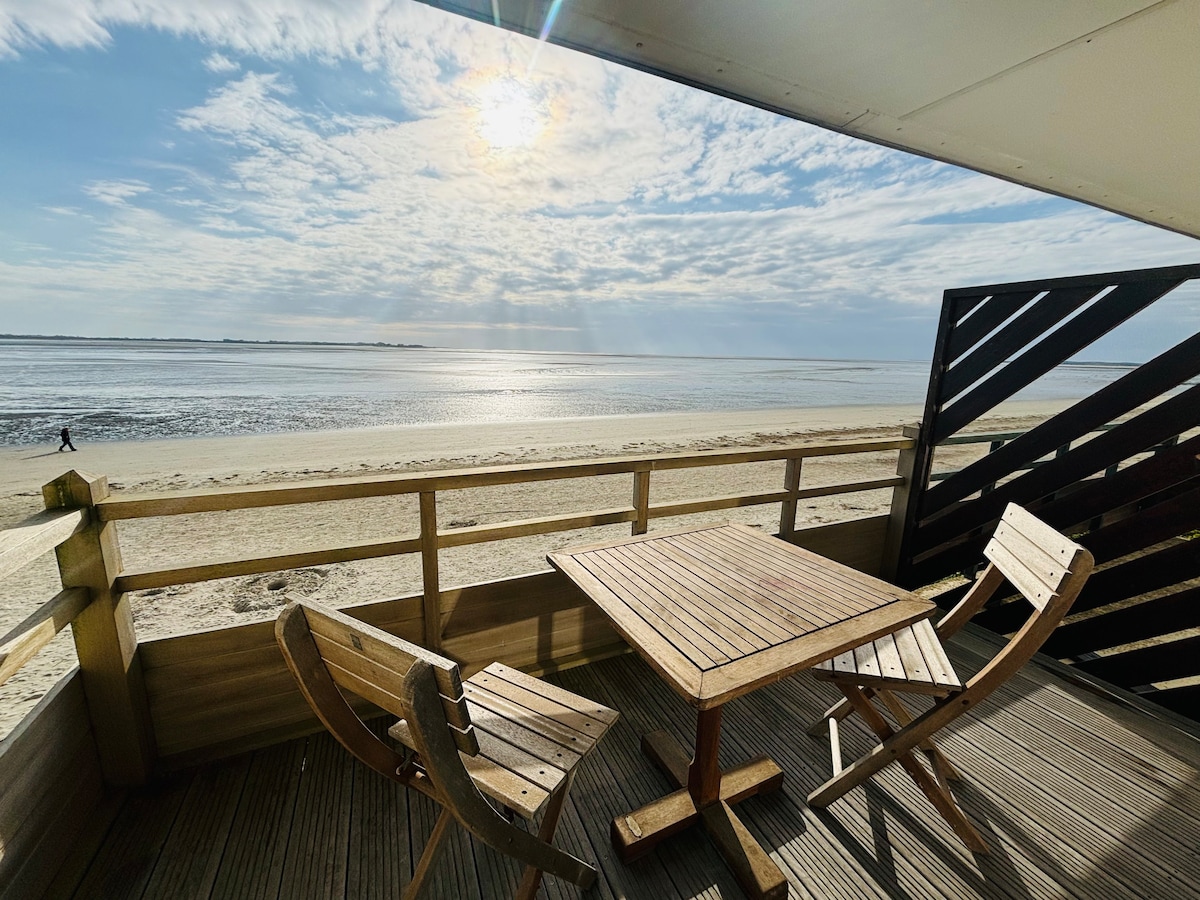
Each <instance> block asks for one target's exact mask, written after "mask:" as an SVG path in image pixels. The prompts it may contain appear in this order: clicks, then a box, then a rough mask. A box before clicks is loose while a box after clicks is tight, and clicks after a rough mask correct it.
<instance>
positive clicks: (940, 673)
mask: <svg viewBox="0 0 1200 900" xmlns="http://www.w3.org/2000/svg"><path fill="white" fill-rule="evenodd" d="M912 631H913V637H914V638H915V639H916V641H917V645H918V646H919V647H920V648H921V656H923V657H924V658H925V665H926V666H928V667H929V674H930V676H931V677H932V679H933V683H934V684H938V685H943V686H945V687H947V688H960V687H962V686H963V685H962V681H961V680H960V679H959V677H958V675H957V674H955V672H954V666H953V665H951V663H950V657H948V656H947V655H946V650H945V648H944V647H943V646H942V642H941V641H939V640H938V636H937V632H935V631H934V630H933V626H932V625H931V624H929V620H928V619H923V620H921V621H920V622H916V623H914V624H913V626H912Z"/></svg>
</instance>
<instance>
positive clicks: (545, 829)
mask: <svg viewBox="0 0 1200 900" xmlns="http://www.w3.org/2000/svg"><path fill="white" fill-rule="evenodd" d="M574 778H575V773H573V772H572V773H571V774H570V775H568V776H567V778H566V780H564V782H563V783H562V784H561V785H560V786H559V788H558V790H557V791H556V792H555V793H554V795H553V796H552V797H551V798H550V803H549V805H548V806H547V807H546V812H545V814H544V815H543V816H542V825H541V827H540V828H539V829H538V837H539V838H540V839H541V840H543V841H545V842H546V843H547V844H549V843H551V841H552V840H553V838H554V830H555V829H556V828H557V827H558V818H559V816H560V815H561V814H562V810H563V806H564V805H565V803H566V799H567V792H568V791H569V790H570V789H571V782H572V781H573V780H574ZM560 852H565V851H560ZM568 855H569V854H568ZM584 866H585V867H586V868H587V869H588V870H589V871H590V872H591V875H590V876H587V884H580V885H579V886H580V887H582V888H588V887H590V886H591V883H592V882H593V881H594V880H595V878H596V870H595V868H594V867H592V866H589V865H587V863H584ZM541 883H542V870H541V869H539V868H537V867H536V866H534V865H532V864H530V865H528V866H526V867H525V872H524V874H523V875H522V876H521V883H520V885H519V886H518V887H517V893H516V900H533V895H534V894H536V893H537V889H538V885H540V884H541ZM577 883H578V882H577Z"/></svg>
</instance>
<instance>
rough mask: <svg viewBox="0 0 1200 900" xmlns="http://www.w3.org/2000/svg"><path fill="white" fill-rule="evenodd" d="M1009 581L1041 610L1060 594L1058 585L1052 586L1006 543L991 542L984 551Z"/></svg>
mask: <svg viewBox="0 0 1200 900" xmlns="http://www.w3.org/2000/svg"><path fill="white" fill-rule="evenodd" d="M984 553H985V555H986V556H987V558H988V559H989V560H991V561H992V562H993V563H994V564H995V566H996V568H997V569H999V570H1000V571H1001V573H1003V575H1004V577H1005V578H1007V579H1008V581H1009V583H1010V584H1012V586H1013V587H1015V588H1016V589H1017V591H1019V592H1020V594H1021V596H1023V597H1024V598H1025V599H1026V600H1028V601H1029V602H1030V603H1032V604H1033V605H1034V606H1035V607H1036V608H1037V609H1038V610H1039V611H1040V610H1044V609H1045V608H1046V606H1047V605H1048V604H1050V602H1051V601H1053V600H1054V598H1055V597H1057V596H1058V590H1057V588H1056V587H1051V586H1050V585H1048V584H1046V582H1044V581H1042V579H1041V578H1039V577H1038V575H1037V573H1036V572H1034V571H1032V570H1031V569H1030V568H1029V567H1028V566H1027V565H1026V564H1025V561H1024V560H1022V559H1021V558H1020V557H1018V556H1016V555H1015V554H1013V552H1012V551H1011V550H1009V549H1008V547H1006V546H1005V545H1004V544H989V545H988V546H987V548H986V549H985V551H984Z"/></svg>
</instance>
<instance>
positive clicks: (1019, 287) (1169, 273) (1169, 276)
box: [943, 263, 1200, 302]
mask: <svg viewBox="0 0 1200 900" xmlns="http://www.w3.org/2000/svg"><path fill="white" fill-rule="evenodd" d="M1191 278H1200V264H1196V263H1193V264H1191V265H1186V266H1163V267H1161V268H1154V269H1127V270H1125V271H1123V272H1098V273H1096V274H1094V275H1067V276H1064V277H1062V278H1041V279H1038V280H1037V281H1014V282H1010V283H1008V284H984V285H974V286H972V287H962V288H950V289H949V290H947V291H946V292H945V293H944V295H943V296H945V298H946V299H947V300H954V301H956V302H957V301H958V300H959V299H960V298H962V297H974V296H978V295H980V294H983V295H989V294H1002V293H1006V292H1014V291H1034V292H1037V291H1053V290H1056V289H1058V288H1064V287H1089V286H1095V287H1107V286H1108V285H1110V284H1123V283H1124V282H1127V281H1146V280H1149V279H1156V280H1161V281H1170V280H1178V281H1180V282H1183V281H1187V280H1188V279H1191Z"/></svg>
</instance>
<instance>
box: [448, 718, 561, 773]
mask: <svg viewBox="0 0 1200 900" xmlns="http://www.w3.org/2000/svg"><path fill="white" fill-rule="evenodd" d="M468 705H469V706H470V709H471V721H472V722H473V723H474V725H475V730H476V731H477V732H487V733H488V734H494V735H496V737H499V738H503V739H504V740H506V741H508V742H509V743H510V744H516V745H517V746H518V747H524V748H525V749H526V750H528V751H529V752H530V753H532V754H533V755H534V756H536V757H538V758H539V759H544V760H545V761H546V762H548V763H551V764H552V765H555V766H560V767H569V766H573V765H575V763H577V762H579V760H580V758H581V756H580V754H579V753H577V752H575V751H574V750H571V749H569V748H568V747H565V746H563V745H562V744H561V743H559V742H558V741H556V740H554V739H553V738H549V737H546V735H545V734H543V733H542V732H541V731H540V730H538V729H537V728H536V723H527V722H526V723H523V722H515V721H513V720H512V719H509V718H506V717H505V716H502V715H499V714H498V713H495V712H493V711H492V710H490V709H488V708H487V707H486V706H480V705H479V704H478V703H469V704H468ZM530 724H533V725H535V727H532V728H531V727H528V726H529V725H530Z"/></svg>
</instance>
